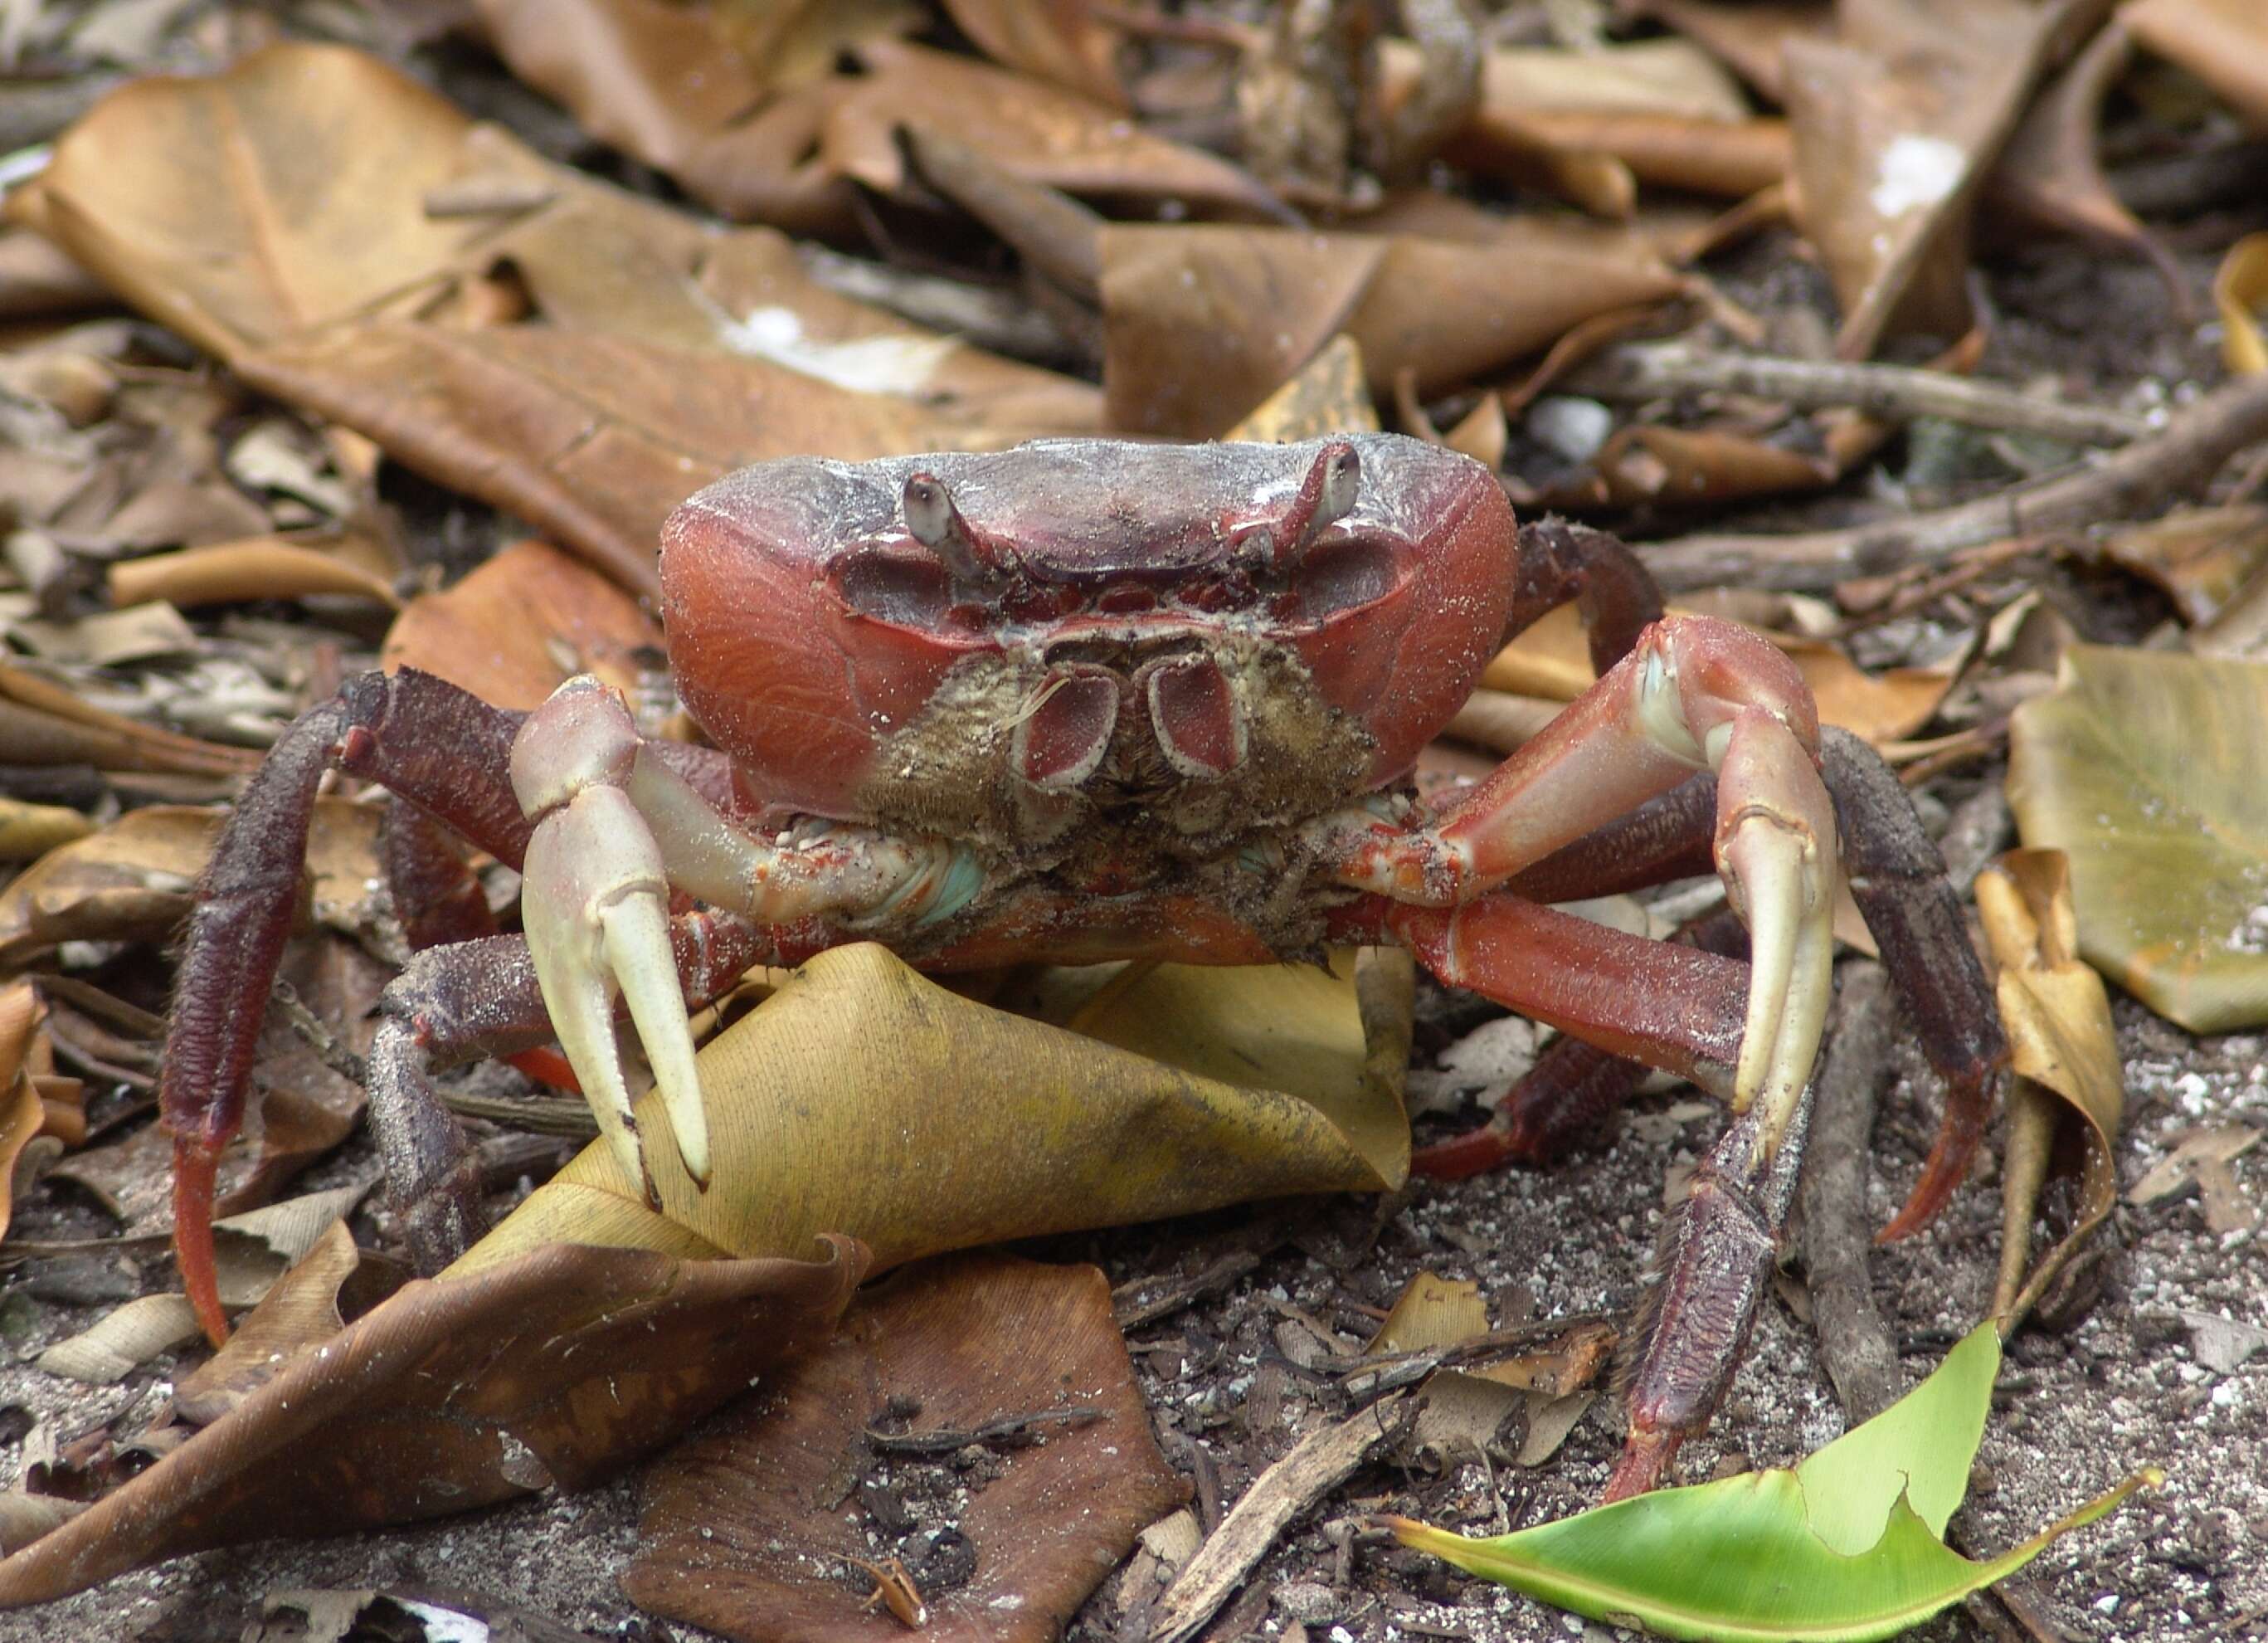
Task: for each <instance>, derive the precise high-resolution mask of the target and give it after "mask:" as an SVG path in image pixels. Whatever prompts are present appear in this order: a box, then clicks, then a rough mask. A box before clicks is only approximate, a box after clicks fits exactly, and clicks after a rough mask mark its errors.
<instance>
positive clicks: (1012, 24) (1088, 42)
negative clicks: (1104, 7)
mask: <svg viewBox="0 0 2268 1643" xmlns="http://www.w3.org/2000/svg"><path fill="white" fill-rule="evenodd" d="M945 9H946V11H948V12H950V13H951V14H952V17H953V20H954V23H955V24H957V25H958V26H960V29H961V33H964V34H966V35H968V38H969V39H971V40H973V41H976V44H977V47H978V48H979V49H981V50H982V51H983V53H984V55H986V56H988V57H990V58H991V59H992V60H993V61H994V62H995V63H999V64H1001V65H1002V66H1003V67H1005V68H1010V69H1020V70H1022V71H1023V72H1025V73H1026V74H1035V75H1037V76H1039V77H1040V78H1042V79H1043V80H1050V81H1053V82H1054V83H1055V84H1056V85H1060V86H1063V87H1064V89H1065V90H1067V91H1072V92H1078V93H1079V94H1080V95H1081V96H1083V97H1091V98H1093V99H1094V100H1095V101H1096V102H1099V103H1107V104H1108V105H1109V106H1110V107H1114V108H1123V107H1126V88H1125V87H1124V85H1122V84H1121V83H1120V81H1119V77H1118V44H1119V35H1118V31H1117V30H1116V28H1114V27H1112V26H1110V25H1109V24H1108V23H1106V22H1104V21H1102V20H1101V18H1099V17H1097V16H1096V8H1095V7H1094V5H1092V4H1089V0H945Z"/></svg>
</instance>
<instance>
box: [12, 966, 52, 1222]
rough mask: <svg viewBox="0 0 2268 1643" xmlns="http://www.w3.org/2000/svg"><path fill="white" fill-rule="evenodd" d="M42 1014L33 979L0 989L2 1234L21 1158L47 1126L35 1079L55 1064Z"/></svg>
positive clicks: (13, 1211)
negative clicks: (43, 1066)
mask: <svg viewBox="0 0 2268 1643" xmlns="http://www.w3.org/2000/svg"><path fill="white" fill-rule="evenodd" d="M40 1014H41V1010H40V998H39V994H38V992H37V991H35V990H34V989H33V985H32V984H31V983H30V982H29V981H28V980H20V979H19V980H17V981H11V982H10V983H9V984H7V985H6V986H5V987H0V1237H4V1236H5V1235H6V1234H7V1231H8V1222H9V1219H10V1218H11V1216H12V1215H14V1213H15V1190H14V1183H15V1175H16V1164H17V1160H18V1159H20V1158H22V1157H23V1155H24V1149H25V1148H26V1147H27V1146H30V1145H31V1144H32V1141H33V1138H34V1137H36V1136H38V1135H39V1134H40V1131H42V1130H44V1129H45V1128H46V1127H47V1124H48V1110H47V1106H46V1103H44V1102H43V1101H40V1087H39V1083H38V1079H37V1077H36V1069H37V1068H38V1067H39V1065H40V1063H41V1062H42V1061H48V1064H49V1065H52V1062H51V1060H49V1058H48V1057H46V1056H44V1055H42V1054H40V1053H39V1052H40V1050H42V1048H43V1047H42V1046H41V1045H40V1042H39V1036H38V1035H39V1028H40Z"/></svg>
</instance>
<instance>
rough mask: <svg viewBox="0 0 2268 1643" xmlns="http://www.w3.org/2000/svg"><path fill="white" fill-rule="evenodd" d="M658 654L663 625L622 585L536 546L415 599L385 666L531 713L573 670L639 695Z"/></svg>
mask: <svg viewBox="0 0 2268 1643" xmlns="http://www.w3.org/2000/svg"><path fill="white" fill-rule="evenodd" d="M661 654H662V633H661V628H660V625H659V623H656V622H655V621H654V620H653V619H652V617H651V616H649V615H646V614H645V612H644V610H643V609H641V608H639V606H638V603H637V600H634V599H632V598H631V597H630V595H629V594H628V593H624V592H623V591H622V587H621V586H620V585H619V584H617V583H615V582H611V581H609V580H608V579H607V578H605V577H602V576H600V574H599V573H598V572H597V571H593V570H592V569H591V568H590V567H589V566H588V565H585V564H583V563H582V562H581V561H579V560H577V559H571V558H570V557H568V556H566V555H565V554H563V553H561V552H560V551H559V550H558V549H556V548H554V547H553V546H551V544H550V543H549V542H536V541H533V540H531V541H527V542H514V543H513V544H512V546H511V547H509V548H506V549H504V551H503V552H502V553H499V554H497V556H495V557H494V558H492V559H490V560H489V561H488V562H487V563H486V564H482V566H481V567H480V568H479V569H477V570H475V571H474V572H473V573H472V574H471V575H470V576H468V577H467V578H465V579H464V580H463V581H461V582H459V583H458V584H457V585H456V586H454V587H452V588H449V589H448V590H446V592H444V593H421V594H420V595H418V597H416V599H413V600H410V601H409V607H408V608H406V609H404V610H403V611H402V613H401V615H399V616H397V617H395V618H394V625H393V627H391V628H390V629H388V630H387V635H386V646H385V648H384V649H383V650H382V651H381V652H379V660H380V662H381V663H382V665H383V666H385V667H387V669H388V670H389V671H390V670H392V669H394V668H396V667H420V668H423V669H424V671H426V672H427V673H430V674H439V675H440V676H441V677H442V678H444V679H446V680H448V681H449V682H451V683H452V684H457V685H461V686H463V687H464V688H465V689H468V690H469V691H471V692H472V693H473V694H474V695H475V696H479V697H480V698H481V699H482V701H484V702H488V703H490V704H493V705H495V706H497V707H507V708H534V707H537V706H540V705H541V704H542V702H543V700H544V698H545V697H547V696H549V695H550V694H551V693H552V691H553V690H554V689H557V687H558V686H559V684H560V682H562V681H563V680H564V679H566V678H568V677H569V676H570V675H571V674H579V673H592V674H598V675H599V677H600V678H601V679H604V680H605V681H606V682H608V684H611V685H614V686H615V687H616V688H617V689H623V690H632V689H637V688H638V687H639V685H640V683H641V677H642V675H643V674H644V673H646V672H648V671H650V670H651V669H652V667H653V665H654V664H655V663H656V662H657V661H658V660H659V658H660V656H661Z"/></svg>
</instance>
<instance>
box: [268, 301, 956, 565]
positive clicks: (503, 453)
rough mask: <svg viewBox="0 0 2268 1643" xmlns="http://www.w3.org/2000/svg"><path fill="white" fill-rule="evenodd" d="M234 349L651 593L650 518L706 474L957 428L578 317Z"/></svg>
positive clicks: (286, 392) (377, 331)
mask: <svg viewBox="0 0 2268 1643" xmlns="http://www.w3.org/2000/svg"><path fill="white" fill-rule="evenodd" d="M236 365H237V369H238V371H239V372H240V373H241V374H242V375H243V376H244V377H245V379H247V380H248V381H250V382H252V383H253V384H254V386H255V387H259V388H261V390H262V391H263V392H266V393H269V394H275V395H276V396H277V397H278V398H280V399H285V400H289V401H291V402H292V403H294V404H298V405H300V406H302V407H305V408H306V409H311V410H313V411H315V412H317V413H318V414H320V415H322V416H329V417H332V418H335V420H337V421H339V422H342V423H345V424H347V425H348V426H349V427H351V428H354V429H356V430H357V431H360V432H362V433H365V434H367V435H369V436H370V437H371V438H372V439H375V440H376V441H377V442H378V443H379V445H381V446H385V447H386V449H387V452H388V453H390V454H392V455H393V456H394V457H395V458H396V459H397V460H401V461H402V462H403V463H405V464H407V465H408V466H409V467H411V468H416V469H417V470H418V471H419V472H421V473H423V474H425V475H428V476H429V477H431V478H432V479H434V480H436V481H437V482H438V483H442V484H446V485H451V486H453V487H455V488H456V489H459V490H464V491H467V492H468V493H469V494H471V495H474V496H476V497H481V498H482V500H484V501H487V502H490V503H491V504H493V505H496V506H497V507H500V508H502V509H504V511H505V512H509V513H512V514H516V515H518V516H519V518H521V519H526V520H527V521H528V522H529V523H530V524H532V525H534V526H536V527H538V528H540V529H541V530H542V531H543V532H544V534H547V535H549V537H551V538H552V539H553V540H554V541H556V542H559V543H560V544H561V545H562V546H563V547H567V548H571V549H574V551H576V552H577V553H578V554H580V555H582V556H584V557H585V558H587V559H589V560H590V561H591V562H592V563H593V564H596V565H598V566H599V567H600V569H601V570H603V571H606V572H607V573H608V575H609V576H611V577H613V578H615V580H616V581H618V582H620V583H621V584H622V586H625V587H627V588H629V589H630V590H631V591H632V592H633V593H640V594H643V595H646V596H649V597H651V596H654V595H656V594H658V593H659V584H658V582H657V581H656V579H655V576H654V568H653V556H654V541H655V537H656V535H657V534H658V533H659V530H660V528H661V522H662V520H663V519H666V518H667V517H668V516H669V512H670V510H671V509H673V508H674V507H675V506H676V505H678V503H680V502H681V501H683V500H684V499H685V497H688V496H689V495H690V494H691V493H692V492H693V491H695V490H698V489H699V488H700V487H701V486H703V485H705V484H707V483H710V482H711V480H715V479H721V478H722V477H724V475H726V474H728V473H730V472H732V471H733V469H734V468H743V467H746V466H747V464H748V463H750V462H755V461H762V460H765V459H766V458H770V457H777V456H788V455H798V454H802V453H806V452H810V451H814V450H818V451H826V452H828V453H830V454H831V455H834V456H836V457H838V458H841V459H842V460H845V461H858V460H865V459H866V458H869V457H875V456H883V455H887V454H891V453H898V452H903V451H910V450H917V449H922V448H925V447H927V446H933V445H936V444H946V445H950V444H954V443H956V441H954V440H953V439H952V438H944V439H929V438H924V433H926V432H929V431H931V429H930V424H929V420H928V418H927V417H926V416H924V415H923V414H922V413H920V412H919V411H918V410H917V409H916V408H915V407H914V406H913V405H912V404H911V403H910V402H908V401H905V400H902V399H894V398H883V397H881V396H879V395H875V394H858V393H853V392H851V391H850V390H848V389H843V388H837V387H831V386H829V385H828V384H826V383H824V382H821V381H819V380H817V379H814V378H812V377H809V376H806V375H803V374H800V373H799V372H792V371H789V370H787V369H785V368H784V367H782V366H779V365H771V364H769V363H767V362H765V361H762V360H757V359H741V358H734V357H727V356H725V355H721V354H714V353H694V352H689V351H685V350H675V349H666V348H657V347H652V346H649V345H644V344H640V343H631V342H626V341H623V340H622V339H619V338H615V337H610V336H603V335H590V334H586V333H572V332H557V331H550V330H545V329H541V328H512V329H507V330H490V331H485V332H480V333H474V334H466V333H462V332H455V331H447V330H443V329H441V328H437V327H433V326H424V325H414V324H407V323H398V324H387V325H372V326H365V327H362V328H356V329H352V330H349V331H345V332H342V333H340V334H337V335H332V336H328V337H325V338H322V339H320V340H314V341H309V342H306V343H290V344H285V345H283V346H280V347H276V348H271V349H266V350H261V351H259V352H257V353H251V354H247V355H245V356H244V357H241V358H240V359H239V360H238V361H237V362H236Z"/></svg>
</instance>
